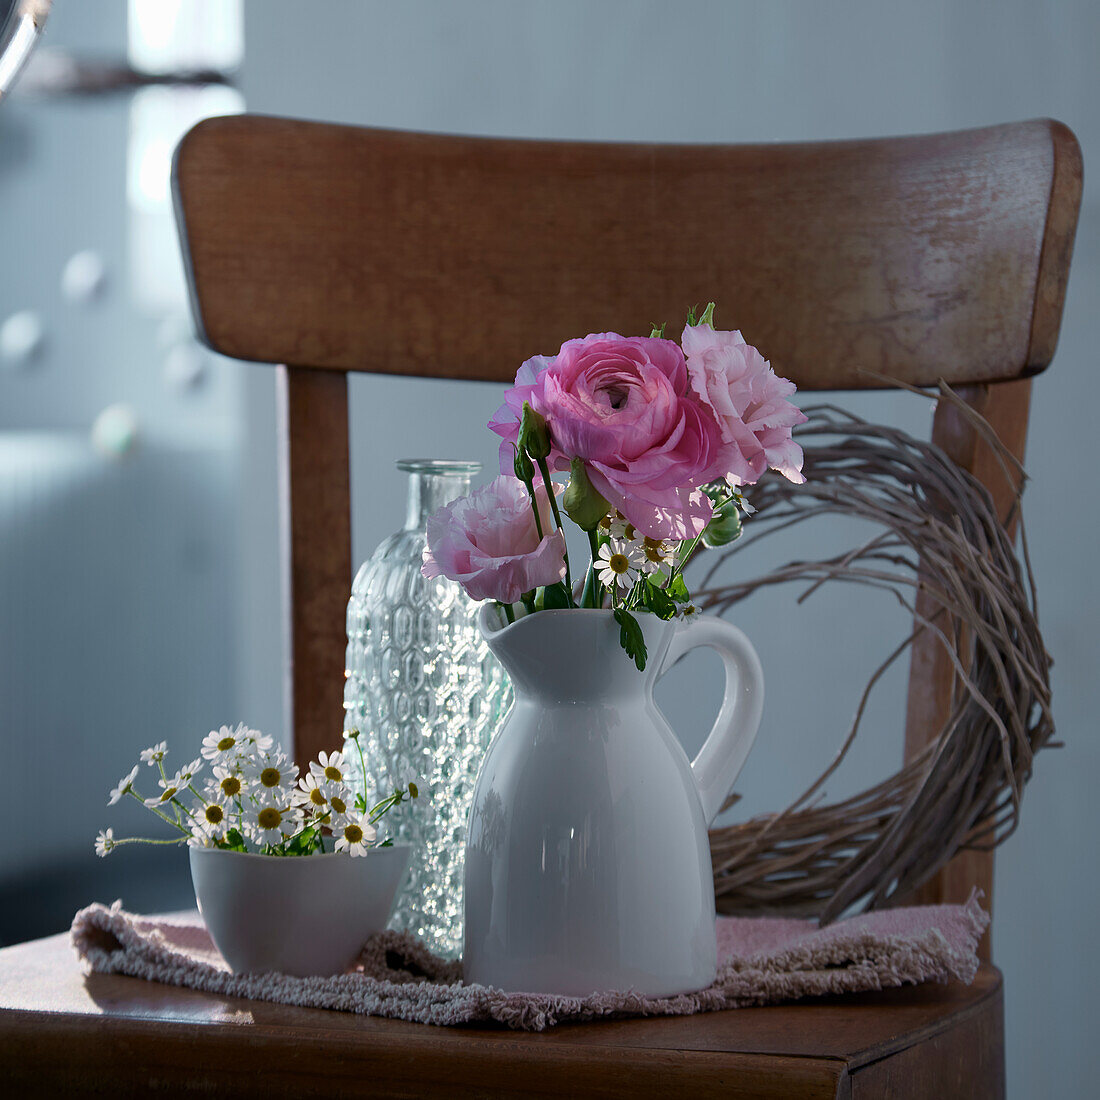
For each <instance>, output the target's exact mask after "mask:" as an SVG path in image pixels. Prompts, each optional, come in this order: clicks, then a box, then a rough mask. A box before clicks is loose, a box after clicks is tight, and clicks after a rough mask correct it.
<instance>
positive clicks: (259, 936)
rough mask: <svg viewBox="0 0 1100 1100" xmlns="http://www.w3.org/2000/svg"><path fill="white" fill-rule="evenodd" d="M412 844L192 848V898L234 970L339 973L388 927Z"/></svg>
mask: <svg viewBox="0 0 1100 1100" xmlns="http://www.w3.org/2000/svg"><path fill="white" fill-rule="evenodd" d="M411 850H412V846H411V845H409V844H395V845H393V847H390V848H372V849H371V850H370V852H369V853H368V854H367V855H365V856H358V857H352V856H350V855H348V854H347V852H335V853H332V852H328V853H317V854H315V855H311V856H265V855H256V854H253V853H251V852H230V851H226V850H225V849H224V848H192V849H190V855H191V881H192V882H193V883H194V884H195V900H196V901H197V902H198V906H199V912H200V913H201V914H202V918H203V920H204V921H205V922H206V928H207V931H209V933H210V938H211V939H212V940H213V941H214V946H215V947H217V949H218V950H219V951H220V952H221V953H222V956H223V957H224V959H225V961H226V962H227V963H228V964H229V966H230V968H231V969H232V970H233V971H234V973H237V974H245V973H265V972H270V971H275V972H278V973H280V974H292V975H295V976H296V977H302V978H305V977H312V976H314V975H318V976H322V977H328V976H329V975H332V974H342V973H343V972H344V971H345V970H347V969H348V967H350V966H351V964H352V963H353V962H355V959H356V957H357V956H358V954H359V951H360V949H361V948H362V946H363V943H364V942H365V941H366V939H367V937H368V936H370V935H371V933H372V932H380V931H382V929H384V928H385V927H386V924H387V922H388V921H389V919H390V913H391V911H392V910H393V902H394V898H395V897H396V895H397V890H398V887H399V886H400V885H401V882H402V880H403V879H404V877H405V871H406V870H407V869H408V865H409V854H410V852H411Z"/></svg>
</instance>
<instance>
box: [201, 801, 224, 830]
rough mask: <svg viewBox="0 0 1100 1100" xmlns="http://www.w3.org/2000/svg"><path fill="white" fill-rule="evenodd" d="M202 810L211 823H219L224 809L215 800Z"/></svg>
mask: <svg viewBox="0 0 1100 1100" xmlns="http://www.w3.org/2000/svg"><path fill="white" fill-rule="evenodd" d="M204 812H205V816H206V820H207V821H209V822H210V824H211V825H220V824H221V823H222V820H223V819H224V817H225V811H224V810H223V809H222V808H221V806H219V805H218V804H217V803H216V802H215V803H211V804H210V805H209V806H207V807H206V810H205V811H204Z"/></svg>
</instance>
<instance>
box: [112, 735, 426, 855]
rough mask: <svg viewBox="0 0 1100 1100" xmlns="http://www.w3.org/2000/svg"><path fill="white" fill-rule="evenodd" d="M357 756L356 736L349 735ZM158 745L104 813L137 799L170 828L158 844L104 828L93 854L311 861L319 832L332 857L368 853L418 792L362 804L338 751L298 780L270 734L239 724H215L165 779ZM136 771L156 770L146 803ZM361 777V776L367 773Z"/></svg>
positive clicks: (320, 848) (403, 790) (320, 846)
mask: <svg viewBox="0 0 1100 1100" xmlns="http://www.w3.org/2000/svg"><path fill="white" fill-rule="evenodd" d="M345 736H346V737H347V738H349V739H350V740H352V741H353V742H354V743H355V745H356V747H357V748H359V755H360V761H359V762H360V765H362V753H363V750H362V748H361V747H359V731H358V730H350V731H349V732H348V733H347V734H346V735H345ZM167 755H168V746H167V744H166V743H165V742H164V741H161V742H160V743H159V744H157V745H153V746H152V747H151V748H148V749H145V750H144V752H142V753H141V761H140V763H138V764H135V765H134V766H133V768H132V769H131V770H130V771H129V773H128V774H126V775H124V776H123V777H122V779H120V780H119V783H118V786H117V787H115V789H114V790H113V791H111V797H110V799H109V801H108V803H107V804H108V805H109V806H113V805H115V803H117V802H119V801H120V800H121V799H122V798H124V797H126V796H129V797H131V798H135V799H137V801H138V802H140V803H141V804H142V805H143V806H145V807H146V808H147V809H148V810H151V811H152V812H153V813H154V814H156V815H157V817H159V818H160V819H161V820H162V821H164V822H166V823H167V824H168V825H169V826H170V827H171V828H172V829H174V830H175V832H176V834H177V835H176V836H174V837H171V838H169V839H165V840H158V839H153V838H148V837H116V836H115V835H114V830H113V829H105V830H103V831H102V832H100V834H99V836H98V837H96V844H95V850H96V854H97V855H100V856H106V855H107V854H108V853H110V852H112V851H113V850H114V849H115V848H117V847H118V846H119V845H121V844H185V843H186V844H190V845H192V846H197V847H205V848H227V849H229V850H231V851H235V852H259V853H263V854H264V855H273V856H308V855H311V854H312V853H314V852H324V851H325V850H326V849H325V842H326V834H328V836H329V837H330V838H331V840H330V843H331V845H332V848H331V850H334V851H337V852H341V851H346V852H348V853H350V854H351V855H353V856H365V855H366V854H367V851H368V849H370V848H372V847H379V846H381V847H386V846H389V845H390V844H392V841H389V840H385V841H382V842H381V843H380V844H379V842H378V841H377V835H378V832H377V829H376V828H375V823H376V822H377V821H378V820H379V818H381V817H382V816H383V815H384V814H385V813H387V812H388V811H389V810H391V809H393V807H394V806H397V805H399V804H400V803H401V802H404V801H406V800H407V799H410V798H416V797H417V796H418V794H419V791H418V790H417V787H416V784H415V783H409V784H408V786H406V787H400V788H398V789H397V790H395V791H394V792H393V794H390V795H387V796H386V797H385V798H383V799H382V800H381V801H380V802H377V803H375V804H374V805H373V806H368V803H367V800H366V798H365V797H364V796H363V795H362V794H356V793H353V791H352V790H351V788H350V786H349V784H348V776H349V768H348V765H347V762H346V761H345V759H344V754H343V753H340V752H333V753H326V752H322V753H321V754H320V756H319V757H318V758H317V759H316V760H315V761H314V762H313V763H312V764H310V766H309V771H308V772H307V773H306V774H305V775H303V776H301V777H299V774H298V767H297V765H296V764H294V763H293V761H291V760H290V759H288V758H287V756H286V755H285V754H284V753H283V752H281V751H280V750H279V748H278V747H277V746H275V745H274V743H273V741H272V739H271V738H270V737H266V736H264V734H262V733H260V731H259V730H253V729H249V728H248V727H247V726H245V725H244V724H243V723H242V724H240V725H238V726H237V727H236V728H231V727H229V726H222V727H221V728H220V729H218V730H213V731H211V732H210V733H209V734H207V736H206V737H205V738H204V739H203V742H202V749H201V753H200V755H199V756H198V757H196V758H195V759H194V760H192V761H191V763H190V764H187V765H186V766H184V767H182V768H180V769H179V770H178V771H176V772H173V773H171V774H169V771H168V769H167V768H166V767H165V764H164V761H165V758H166V757H167ZM141 764H146V765H148V767H150V768H152V769H154V774H155V775H156V776H157V788H158V789H157V790H156V791H154V793H153V794H152V795H150V796H149V797H148V798H144V797H142V795H141V794H140V793H139V791H138V789H137V785H136V784H137V777H138V772H139V771H140V770H141ZM208 764H209V766H210V770H211V773H212V774H211V775H209V776H207V777H206V779H205V781H202V782H201V783H200V780H199V778H198V777H199V774H200V772H202V771H203V769H204V768H205V767H206V766H207V765H208ZM364 774H365V772H364Z"/></svg>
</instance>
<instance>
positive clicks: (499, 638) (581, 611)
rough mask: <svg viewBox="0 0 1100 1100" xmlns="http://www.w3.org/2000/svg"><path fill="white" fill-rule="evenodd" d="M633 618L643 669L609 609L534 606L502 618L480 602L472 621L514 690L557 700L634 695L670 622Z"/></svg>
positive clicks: (654, 664) (657, 660) (662, 650)
mask: <svg viewBox="0 0 1100 1100" xmlns="http://www.w3.org/2000/svg"><path fill="white" fill-rule="evenodd" d="M637 618H638V621H639V624H640V625H641V627H642V633H643V636H644V637H645V643H646V651H647V659H646V667H645V671H644V672H639V671H638V668H637V666H636V665H635V664H634V661H633V659H632V658H630V657H628V656H627V655H626V653H625V652H624V651H623V648H622V645H621V644H620V641H619V624H618V623H617V622H616V621H615V618H614V615H613V613H612V612H611V611H605V610H598V609H588V608H569V609H564V610H554V611H538V612H536V613H535V614H533V615H525V616H523V617H522V618H519V619H517V620H516V621H515V622H514V623H509V624H505V623H504V622H503V621H502V619H501V616H500V614H499V612H498V610H497V608H496V607H495V606H494V605H492V604H489V603H486V604H484V605H483V606H482V608H481V611H480V613H479V615H478V624H479V626H480V628H481V632H482V634H483V635H484V637H485V641H486V642H487V643H488V646H489V648H490V649H491V650H492V651H493V654H494V655H495V656H496V658H497V659H498V660H499V661H500V663H501V664H502V665H503V666H504V668H505V670H506V671H507V673H508V675H509V676H510V677H511V679H512V685H513V687H514V688H515V690H516V691H517V692H520V693H523V694H527V695H536V696H538V697H539V698H540V699H542V700H544V701H546V702H553V701H557V702H563V701H568V700H577V699H590V698H596V697H600V698H608V697H614V696H620V695H637V694H638V693H640V692H644V691H646V690H648V689H650V688H652V685H653V681H654V680H655V679H656V677H657V672H658V670H659V669H660V668H661V666H662V664H663V663H664V659H665V654H666V653H667V651H668V647H669V642H670V640H671V638H672V634H673V632H674V630H675V624H674V623H673V622H664V621H662V620H661V619H658V618H657V617H656V616H655V615H649V614H639V615H638V616H637Z"/></svg>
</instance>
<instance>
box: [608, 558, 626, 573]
mask: <svg viewBox="0 0 1100 1100" xmlns="http://www.w3.org/2000/svg"><path fill="white" fill-rule="evenodd" d="M607 564H608V566H610V568H611V571H612V572H613V573H618V574H619V575H620V576H622V574H623V573H625V572H626V571H627V570H628V569H629V568H630V562H629V561H628V560H627V556H626V555H625V554H612V555H611V557H609V558H608V559H607Z"/></svg>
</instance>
